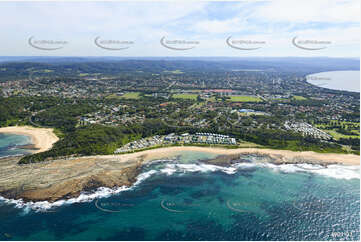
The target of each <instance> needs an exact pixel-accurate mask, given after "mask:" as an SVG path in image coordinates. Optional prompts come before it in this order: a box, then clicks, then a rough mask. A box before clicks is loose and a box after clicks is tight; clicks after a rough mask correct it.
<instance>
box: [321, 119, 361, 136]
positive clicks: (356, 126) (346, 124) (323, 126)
mask: <svg viewBox="0 0 361 242" xmlns="http://www.w3.org/2000/svg"><path fill="white" fill-rule="evenodd" d="M332 124H337V125H342V126H344V127H346V128H347V129H348V128H350V130H351V131H352V132H353V133H355V135H346V134H341V133H339V132H337V131H336V129H327V127H330V126H331V125H332ZM315 126H316V128H319V129H322V130H323V131H325V132H326V133H328V134H330V135H331V136H332V137H333V138H334V139H336V140H339V139H340V138H346V139H347V138H360V124H359V123H354V122H346V121H335V120H333V121H331V122H330V123H328V124H316V125H315Z"/></svg>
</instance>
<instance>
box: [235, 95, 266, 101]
mask: <svg viewBox="0 0 361 242" xmlns="http://www.w3.org/2000/svg"><path fill="white" fill-rule="evenodd" d="M230 98H231V99H230V100H231V102H262V99H261V98H259V97H254V96H230Z"/></svg>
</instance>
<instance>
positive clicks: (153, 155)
mask: <svg viewBox="0 0 361 242" xmlns="http://www.w3.org/2000/svg"><path fill="white" fill-rule="evenodd" d="M183 151H196V152H207V153H213V154H216V155H246V154H254V155H267V156H270V157H271V158H274V159H275V160H276V161H275V162H276V163H277V164H284V163H293V164H294V163H300V162H303V163H315V164H323V165H328V164H342V165H360V156H358V155H355V154H338V153H317V152H314V151H291V150H276V149H268V148H235V149H227V148H221V147H201V146H171V147H161V148H156V149H149V150H145V151H138V152H134V153H127V154H120V155H100V156H99V157H104V158H106V157H109V158H111V157H114V156H124V157H136V156H141V155H144V156H146V158H147V159H158V158H162V157H166V156H167V155H168V156H169V155H172V154H173V155H174V154H176V153H178V152H183Z"/></svg>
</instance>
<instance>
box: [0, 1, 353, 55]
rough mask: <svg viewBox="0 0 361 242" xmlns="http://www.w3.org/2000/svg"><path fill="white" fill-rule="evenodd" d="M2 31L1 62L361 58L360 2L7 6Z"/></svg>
mask: <svg viewBox="0 0 361 242" xmlns="http://www.w3.org/2000/svg"><path fill="white" fill-rule="evenodd" d="M0 29H1V38H0V55H1V56H122V57H127V56H231V57H250V56H256V57H258V56H266V57H284V56H299V57H314V56H327V57H356V58H359V56H360V1H359V0H351V1H343V0H339V1H327V0H317V1H315V0H312V1H311V0H302V1H299V0H284V1H283V0H278V1H247V2H246V1H226V2H215V1H194V0H183V1H175V0H173V1H145V0H144V1H134V0H133V1H122V2H115V1H106V2H99V1H65V2H61V1H51V2H46V1H25V2H19V1H5V2H4V1H0ZM182 42H183V43H182ZM185 42H186V43H185Z"/></svg>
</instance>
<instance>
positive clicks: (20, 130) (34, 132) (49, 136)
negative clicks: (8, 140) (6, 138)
mask: <svg viewBox="0 0 361 242" xmlns="http://www.w3.org/2000/svg"><path fill="white" fill-rule="evenodd" d="M0 133H4V134H19V135H25V136H29V137H30V138H31V145H30V144H29V146H28V148H29V151H30V152H32V153H39V152H44V151H47V150H49V149H51V147H52V146H53V144H54V143H55V142H57V141H58V140H59V138H58V137H57V136H56V135H55V134H54V132H53V129H51V128H34V127H31V126H9V127H4V128H0ZM25 148H26V147H25Z"/></svg>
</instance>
